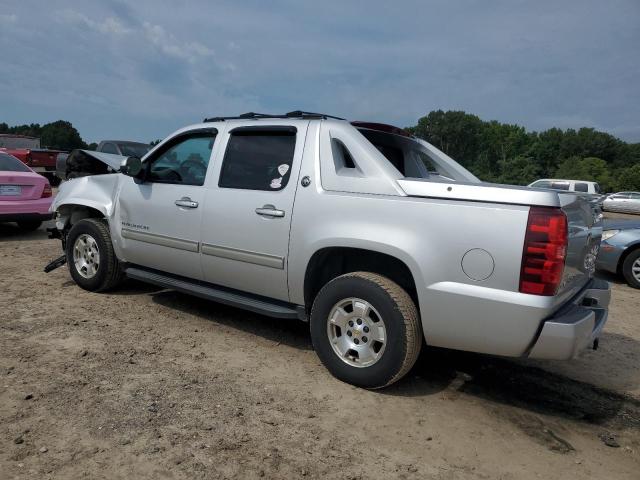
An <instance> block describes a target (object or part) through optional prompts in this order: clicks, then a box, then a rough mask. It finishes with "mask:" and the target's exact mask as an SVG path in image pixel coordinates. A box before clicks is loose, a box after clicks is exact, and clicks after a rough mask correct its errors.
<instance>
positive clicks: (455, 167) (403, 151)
mask: <svg viewBox="0 0 640 480" xmlns="http://www.w3.org/2000/svg"><path fill="white" fill-rule="evenodd" d="M358 130H359V131H360V133H361V134H362V135H364V136H365V138H366V139H367V140H369V141H370V142H371V143H372V144H373V146H374V147H376V148H377V149H378V151H379V152H380V153H382V155H384V156H385V158H386V159H387V160H389V162H390V163H391V164H392V165H393V166H394V167H395V168H396V169H397V170H398V171H399V172H400V173H401V174H402V175H404V176H405V177H406V178H428V179H429V180H433V181H452V180H453V181H459V182H473V183H478V182H480V180H478V178H477V177H476V176H475V175H473V174H472V173H471V172H469V171H468V170H467V169H465V168H464V167H462V166H461V165H460V164H458V163H457V162H456V161H455V160H453V159H452V158H450V157H448V156H447V155H446V154H445V153H443V152H441V151H440V150H438V149H437V148H435V147H434V146H433V145H431V144H429V143H427V142H425V141H424V140H420V139H419V138H413V137H408V136H406V137H405V136H402V135H396V134H393V133H387V132H382V131H379V130H373V129H368V128H359V129H358Z"/></svg>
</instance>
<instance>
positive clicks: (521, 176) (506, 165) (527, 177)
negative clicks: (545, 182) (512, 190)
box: [497, 155, 542, 185]
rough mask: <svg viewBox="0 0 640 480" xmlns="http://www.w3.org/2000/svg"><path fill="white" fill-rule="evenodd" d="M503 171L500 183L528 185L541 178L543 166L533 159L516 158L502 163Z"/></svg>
mask: <svg viewBox="0 0 640 480" xmlns="http://www.w3.org/2000/svg"><path fill="white" fill-rule="evenodd" d="M500 170H501V171H502V173H501V175H500V177H499V178H498V180H497V182H498V183H506V184H508V185H528V184H530V183H532V182H533V181H534V180H537V179H538V178H540V176H541V175H540V172H541V170H542V169H541V166H540V164H539V163H538V162H537V161H536V160H535V159H533V158H531V157H525V156H520V155H519V156H516V157H514V158H506V159H504V160H501V161H500Z"/></svg>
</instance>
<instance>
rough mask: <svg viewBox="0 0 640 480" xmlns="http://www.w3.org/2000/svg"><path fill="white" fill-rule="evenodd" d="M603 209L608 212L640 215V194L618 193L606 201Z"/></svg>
mask: <svg viewBox="0 0 640 480" xmlns="http://www.w3.org/2000/svg"><path fill="white" fill-rule="evenodd" d="M602 208H603V209H604V210H606V211H608V212H621V213H637V214H640V193H638V192H618V193H614V194H611V195H609V196H608V197H606V198H605V199H604V202H603V203H602Z"/></svg>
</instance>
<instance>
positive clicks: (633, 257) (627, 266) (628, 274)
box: [622, 248, 640, 288]
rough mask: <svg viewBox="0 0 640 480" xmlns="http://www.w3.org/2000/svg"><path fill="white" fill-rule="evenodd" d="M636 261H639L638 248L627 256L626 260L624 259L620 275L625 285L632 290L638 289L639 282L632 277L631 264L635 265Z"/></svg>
mask: <svg viewBox="0 0 640 480" xmlns="http://www.w3.org/2000/svg"><path fill="white" fill-rule="evenodd" d="M638 259H640V248H637V249H636V250H635V251H633V252H631V253H630V254H629V255H627V258H625V259H624V263H623V264H622V275H623V276H624V279H625V280H626V281H627V283H628V284H629V285H631V286H632V287H633V288H640V281H638V279H637V278H635V277H634V275H633V271H632V268H633V264H634V263H636V262H637V261H638ZM636 268H637V265H636Z"/></svg>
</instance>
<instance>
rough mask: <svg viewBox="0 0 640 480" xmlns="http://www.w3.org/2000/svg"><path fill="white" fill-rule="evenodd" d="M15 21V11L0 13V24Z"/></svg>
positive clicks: (16, 18)
mask: <svg viewBox="0 0 640 480" xmlns="http://www.w3.org/2000/svg"><path fill="white" fill-rule="evenodd" d="M17 22H18V15H16V14H15V13H10V14H2V15H0V25H1V24H10V23H17Z"/></svg>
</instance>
